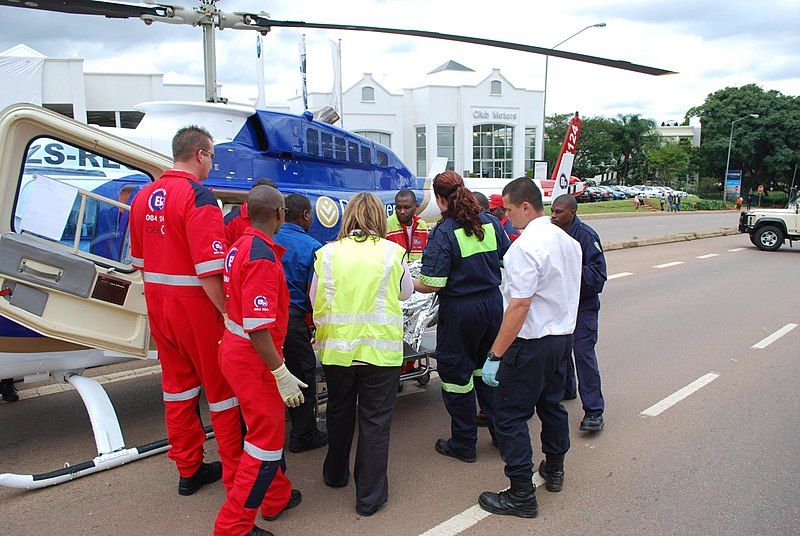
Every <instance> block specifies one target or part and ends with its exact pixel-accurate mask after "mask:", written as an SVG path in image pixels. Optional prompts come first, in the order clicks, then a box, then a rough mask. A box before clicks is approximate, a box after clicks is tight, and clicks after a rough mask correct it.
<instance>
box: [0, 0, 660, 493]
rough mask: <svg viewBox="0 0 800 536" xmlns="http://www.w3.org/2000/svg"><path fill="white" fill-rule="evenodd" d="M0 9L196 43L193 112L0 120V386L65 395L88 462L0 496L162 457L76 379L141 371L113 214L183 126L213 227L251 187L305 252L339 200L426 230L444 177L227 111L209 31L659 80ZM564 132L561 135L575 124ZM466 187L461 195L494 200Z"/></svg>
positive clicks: (197, 18) (304, 127) (153, 8)
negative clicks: (288, 208)
mask: <svg viewBox="0 0 800 536" xmlns="http://www.w3.org/2000/svg"><path fill="white" fill-rule="evenodd" d="M0 6H5V7H16V8H24V9H36V10H46V11H51V12H58V13H69V14H83V15H95V16H104V17H108V18H138V19H140V20H142V21H144V22H145V24H148V25H150V24H153V23H154V22H159V23H169V24H188V25H191V26H200V27H201V28H202V30H203V41H204V57H205V60H206V61H205V93H206V102H203V103H187V102H170V103H166V102H153V103H145V104H142V105H140V107H139V109H140V110H141V111H143V112H144V113H145V115H144V118H143V119H142V121H141V123H139V125H138V126H137V127H136V128H135V129H100V128H96V127H93V126H89V125H85V124H82V123H79V122H77V121H73V120H71V119H69V118H66V117H63V116H60V115H58V114H56V113H53V112H50V111H48V110H45V109H43V108H40V107H37V106H34V105H25V104H19V105H13V106H11V107H9V108H7V109H6V110H5V111H3V112H2V114H0V318H2V319H1V320H0V342H2V347H3V349H4V351H3V352H2V353H0V377H2V378H6V377H16V378H19V377H24V378H25V379H26V381H31V380H34V381H35V380H42V379H48V378H53V379H56V380H57V381H61V382H66V383H69V384H71V385H72V386H74V387H75V389H76V390H77V391H78V393H79V395H80V396H81V398H82V400H83V402H84V404H85V406H86V408H87V410H88V413H89V416H90V421H91V425H92V429H93V432H94V436H95V441H96V446H97V452H98V455H97V456H96V457H95V458H93V459H92V460H89V461H87V462H83V463H79V464H74V465H71V466H68V467H64V468H62V469H59V470H57V471H53V472H50V473H43V474H38V475H19V474H10V473H4V474H0V485H2V486H9V487H16V488H40V487H45V486H50V485H54V484H59V483H61V482H65V481H68V480H72V479H74V478H78V477H81V476H84V475H87V474H91V473H94V472H97V471H101V470H104V469H108V468H112V467H116V466H119V465H122V464H124V463H129V462H131V461H134V460H137V459H140V458H142V457H145V456H150V455H153V454H156V453H158V452H163V451H164V450H166V448H168V446H167V445H166V442H165V441H161V442H156V443H151V444H147V445H141V446H138V447H126V446H125V441H124V438H123V435H122V432H121V429H120V426H119V422H118V420H117V417H116V412H115V410H114V407H113V405H112V403H111V401H110V400H109V398H108V396H107V394H106V393H105V391H104V389H103V387H102V386H101V385H100V384H99V383H98V382H96V381H95V380H93V379H91V378H87V377H85V376H83V371H84V370H86V369H87V368H90V367H96V366H101V365H106V364H111V363H118V362H121V361H126V360H130V359H146V358H148V357H150V358H152V357H153V350H152V349H151V347H150V343H149V332H148V324H147V316H146V313H147V311H146V307H145V304H144V297H143V282H142V278H141V274H140V273H139V272H137V271H136V270H135V269H133V268H132V267H131V264H130V259H129V257H128V247H127V245H128V243H127V240H128V238H127V237H128V234H127V224H128V211H129V205H130V202H131V200H132V199H133V197H134V196H135V195H136V193H137V192H138V191H139V190H140V189H141V188H142V186H143V185H145V184H147V183H148V182H150V181H152V180H155V179H156V178H158V176H159V175H160V174H161V173H162V172H163V171H164V170H166V169H169V168H170V167H171V164H172V162H171V159H170V158H169V157H168V156H166V155H168V154H170V145H169V143H170V138H171V135H172V133H174V132H175V131H176V130H178V128H180V127H182V126H184V125H186V124H192V123H195V124H200V125H203V126H205V127H206V128H207V129H208V130H209V132H210V133H211V134H212V136H213V137H214V139H215V146H214V152H215V154H216V155H217V156H216V158H215V160H214V167H213V170H212V172H211V174H210V176H209V179H208V180H207V181H206V182H205V184H206V185H207V186H208V187H210V188H211V189H212V191H213V192H214V194H215V195H216V196H217V198H218V200H219V203H220V204H221V206H222V208H223V210H224V211H226V212H227V211H228V210H230V209H232V208H233V207H235V206H236V205H238V204H241V203H242V202H243V201H244V200H245V199H246V195H247V192H248V191H249V189H250V187H251V186H252V184H253V183H254V182H255V181H257V180H258V179H259V178H262V177H265V178H270V179H272V180H274V181H275V182H276V183H277V185H278V187H279V188H280V190H281V191H282V192H283V193H286V194H288V193H295V192H296V193H302V194H303V195H306V196H307V197H309V198H310V200H311V202H312V206H314V207H315V215H316V218H315V220H316V221H315V224H314V227H312V229H311V234H312V235H314V236H315V237H316V238H317V239H318V240H320V241H323V242H324V241H327V240H330V239H332V238H333V237H334V236H335V235H336V233H337V230H338V224H339V221H340V219H341V214H342V213H343V211H344V208H345V207H346V204H347V200H348V199H349V198H350V197H351V196H352V195H353V194H355V193H356V192H360V191H370V192H372V193H374V194H376V195H377V196H378V197H379V198H380V199H381V200H382V201H383V203H384V205H385V206H386V207H387V214H389V213H391V211H392V210H393V202H394V195H395V193H396V192H397V191H398V190H400V189H404V188H408V189H411V190H412V191H414V192H415V193H416V194H417V197H418V199H420V200H421V202H420V209H419V213H420V215H421V216H422V217H423V218H425V219H430V220H432V221H434V220H436V219H437V218H438V217H439V214H438V210H437V209H436V204H435V203H434V202H432V190H431V184H432V180H433V178H434V177H435V175H436V174H437V173H439V172H441V171H444V169H445V167H444V166H445V165H446V159H437V160H435V161H434V163H433V164H432V166H431V168H430V169H429V171H428V174H427V176H426V177H417V176H416V175H415V174H414V173H412V172H411V170H409V168H408V167H407V166H406V165H405V164H404V163H403V162H402V161H401V160H400V158H398V157H397V155H395V154H394V153H393V152H392V151H391V150H390V149H389V148H387V147H384V146H382V145H380V144H378V143H376V142H374V141H372V140H370V139H367V138H364V137H362V136H358V135H356V134H353V133H351V132H348V131H346V130H344V129H341V128H339V127H336V126H334V125H332V124H329V123H327V122H324V121H321V120H319V117H320V116H319V115H318V116H317V117H315V114H314V113H312V112H305V113H303V114H300V115H295V114H287V113H281V112H273V111H268V110H257V109H255V108H253V107H249V106H241V105H234V104H228V103H227V102H225V100H224V99H222V98H220V97H219V95H218V94H217V83H216V67H215V64H216V52H215V43H214V35H215V30H216V29H236V30H251V31H256V32H259V33H261V34H263V35H267V34H268V33H269V32H270V31H271V30H272V29H273V28H301V29H332V30H347V31H367V32H374V33H383V34H394V35H407V36H415V37H422V38H431V39H444V40H449V41H457V42H464V43H471V44H475V45H482V46H491V47H496V48H501V49H507V50H517V51H522V52H529V53H535V54H545V55H550V56H554V57H561V58H566V59H570V60H575V61H582V62H588V63H594V64H598V65H604V66H608V67H612V68H618V69H626V70H629V71H634V72H640V73H644V74H651V75H663V74H670V73H671V71H667V70H664V69H657V68H652V67H646V66H642V65H636V64H633V63H629V62H625V61H619V60H609V59H605V58H599V57H595V56H588V55H583V54H576V53H571V52H566V51H561V50H553V49H547V48H542V47H535V46H530V45H523V44H517V43H510V42H504V41H497V40H491V39H483V38H473V37H467V36H459V35H452V34H442V33H437V32H429V31H420V30H403V29H395V28H384V27H374V26H358V25H341V24H326V23H312V22H305V21H290V20H276V19H272V18H270V16H269V15H268V14H266V13H263V12H262V13H227V12H224V11H222V10H220V9H219V8H218V6H217V2H216V0H203V1H201V3H200V5H199V6H197V7H195V8H192V9H189V8H185V7H182V6H178V5H170V4H162V3H130V2H116V1H92V0H75V1H70V2H63V1H51V0H38V1H37V2H17V1H13V0H0ZM576 119H577V121H575V120H576ZM579 129H580V121H579V119H578V118H577V117H575V118H573V121H572V122H571V123H570V128H569V129H568V133H567V139H566V140H565V143H564V147H563V148H562V153H561V155H560V156H559V161H558V163H557V165H556V168H555V170H554V173H553V176H552V177H551V179H550V181H549V184H543V181H539V185H540V188H542V189H543V190H545V193H547V194H549V195H548V196H547V198H554V197H556V196H557V195H558V194H560V193H562V192H570V193H574V192H575V191H576V190H577V188H578V185H577V183H576V182H577V181H572V179H571V178H570V169H571V164H572V158H574V153H575V147H576V144H577V138H578V134H579ZM502 185H503V182H502V181H498V182H496V183H494V184H493V185H492V186H491V189H490V190H487V189H486V185H482V184H480V183H479V182H478V181H474V182H470V181H469V180H468V182H467V186H468V187H469V188H471V189H477V190H483V191H484V192H485V193H492V192H497V191H498V189H499V188H502Z"/></svg>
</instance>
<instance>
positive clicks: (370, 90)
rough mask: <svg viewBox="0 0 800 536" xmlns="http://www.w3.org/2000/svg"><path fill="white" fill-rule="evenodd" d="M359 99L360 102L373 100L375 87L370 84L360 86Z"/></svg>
mask: <svg viewBox="0 0 800 536" xmlns="http://www.w3.org/2000/svg"><path fill="white" fill-rule="evenodd" d="M361 101H362V102H375V88H374V87H372V86H364V87H362V88H361Z"/></svg>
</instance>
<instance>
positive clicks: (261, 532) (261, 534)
mask: <svg viewBox="0 0 800 536" xmlns="http://www.w3.org/2000/svg"><path fill="white" fill-rule="evenodd" d="M245 536H275V535H274V534H272V533H271V532H270V531H268V530H266V529H262V528H261V527H259V526H258V525H253V528H252V529H250V532H248V533H247V534H246V535H245Z"/></svg>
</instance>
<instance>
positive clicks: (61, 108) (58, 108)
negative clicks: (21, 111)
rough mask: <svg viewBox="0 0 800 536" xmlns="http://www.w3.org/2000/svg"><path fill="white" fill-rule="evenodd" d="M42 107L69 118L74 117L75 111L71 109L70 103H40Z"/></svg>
mask: <svg viewBox="0 0 800 536" xmlns="http://www.w3.org/2000/svg"><path fill="white" fill-rule="evenodd" d="M42 108H47V109H48V110H52V111H54V112H56V113H58V114H61V115H65V116H67V117H69V118H70V119H75V112H74V111H73V109H72V104H47V103H45V104H42Z"/></svg>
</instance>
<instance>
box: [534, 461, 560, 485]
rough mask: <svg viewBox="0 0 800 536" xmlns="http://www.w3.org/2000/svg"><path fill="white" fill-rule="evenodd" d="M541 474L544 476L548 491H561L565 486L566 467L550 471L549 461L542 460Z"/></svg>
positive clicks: (540, 465)
mask: <svg viewBox="0 0 800 536" xmlns="http://www.w3.org/2000/svg"><path fill="white" fill-rule="evenodd" d="M539 476H541V477H542V478H544V481H545V482H544V487H545V488H547V491H561V488H563V487H564V469H561V470H560V471H548V470H547V463H545V461H544V460H542V463H540V464H539Z"/></svg>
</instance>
